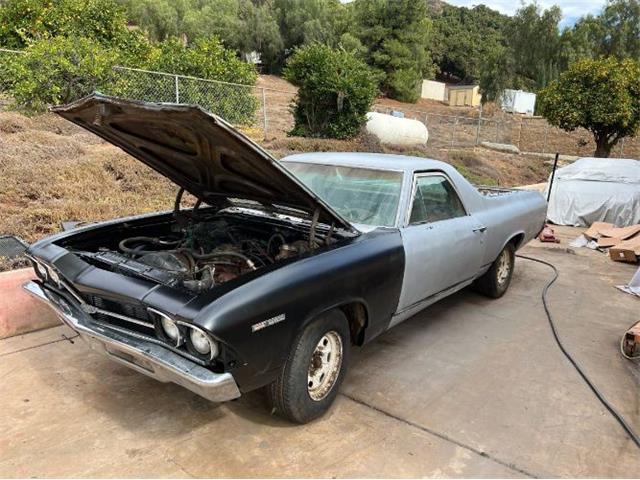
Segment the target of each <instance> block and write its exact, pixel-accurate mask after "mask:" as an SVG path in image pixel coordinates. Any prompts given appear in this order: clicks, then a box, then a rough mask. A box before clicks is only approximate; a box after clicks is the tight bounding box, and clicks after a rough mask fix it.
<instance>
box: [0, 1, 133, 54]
mask: <svg viewBox="0 0 640 480" xmlns="http://www.w3.org/2000/svg"><path fill="white" fill-rule="evenodd" d="M0 3H2V2H0ZM126 25H127V23H126V18H125V13H124V8H123V7H121V6H120V5H119V4H118V2H117V1H116V0H55V1H52V0H7V1H6V2H5V3H4V5H2V7H1V8H0V45H2V46H5V47H11V48H25V47H27V46H28V45H29V44H30V43H31V42H33V41H37V40H41V39H44V38H50V37H57V36H78V37H86V38H90V39H93V40H96V41H97V42H99V43H101V44H103V45H105V46H109V47H113V46H116V45H118V44H119V42H120V41H121V40H122V37H123V36H124V35H126V32H127V27H126Z"/></svg>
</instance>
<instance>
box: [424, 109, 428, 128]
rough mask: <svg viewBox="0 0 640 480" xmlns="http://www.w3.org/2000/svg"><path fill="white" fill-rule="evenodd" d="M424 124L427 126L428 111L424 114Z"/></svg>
mask: <svg viewBox="0 0 640 480" xmlns="http://www.w3.org/2000/svg"><path fill="white" fill-rule="evenodd" d="M424 126H425V127H427V128H429V114H428V113H425V114H424Z"/></svg>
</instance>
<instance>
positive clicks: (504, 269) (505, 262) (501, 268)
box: [496, 250, 511, 285]
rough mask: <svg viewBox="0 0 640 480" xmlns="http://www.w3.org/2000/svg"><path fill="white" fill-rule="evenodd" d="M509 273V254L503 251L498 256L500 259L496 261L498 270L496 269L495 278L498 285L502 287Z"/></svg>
mask: <svg viewBox="0 0 640 480" xmlns="http://www.w3.org/2000/svg"><path fill="white" fill-rule="evenodd" d="M510 272H511V262H510V261H509V252H507V251H506V250H503V251H502V253H501V254H500V258H499V259H498V268H497V271H496V273H497V276H498V283H499V284H500V285H502V284H503V283H504V282H506V281H507V279H508V278H509V273H510Z"/></svg>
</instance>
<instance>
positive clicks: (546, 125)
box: [542, 122, 549, 153]
mask: <svg viewBox="0 0 640 480" xmlns="http://www.w3.org/2000/svg"><path fill="white" fill-rule="evenodd" d="M548 135H549V124H548V123H546V122H545V127H544V140H543V141H542V153H546V151H547V136H548Z"/></svg>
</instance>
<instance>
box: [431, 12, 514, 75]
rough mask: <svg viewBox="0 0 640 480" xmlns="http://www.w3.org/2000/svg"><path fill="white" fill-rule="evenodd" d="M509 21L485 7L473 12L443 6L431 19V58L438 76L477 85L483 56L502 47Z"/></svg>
mask: <svg viewBox="0 0 640 480" xmlns="http://www.w3.org/2000/svg"><path fill="white" fill-rule="evenodd" d="M509 22H510V19H509V17H507V16H506V15H502V14H500V13H498V12H496V11H494V10H491V9H490V8H488V7H486V6H485V5H478V6H476V7H473V8H466V7H460V8H458V7H454V6H452V5H447V4H443V6H442V10H441V13H440V14H439V15H436V16H435V17H434V18H433V25H434V47H433V51H434V55H435V57H436V61H437V63H438V67H439V69H440V72H441V73H442V74H444V75H446V76H448V77H450V78H455V79H459V80H460V81H462V82H463V83H473V82H477V81H478V80H479V78H480V74H481V72H480V71H481V68H482V67H483V66H484V65H486V63H487V55H489V54H490V53H494V52H495V51H496V50H499V49H502V48H503V47H505V46H506V40H505V30H506V28H507V27H508V25H509Z"/></svg>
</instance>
